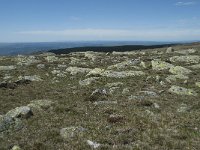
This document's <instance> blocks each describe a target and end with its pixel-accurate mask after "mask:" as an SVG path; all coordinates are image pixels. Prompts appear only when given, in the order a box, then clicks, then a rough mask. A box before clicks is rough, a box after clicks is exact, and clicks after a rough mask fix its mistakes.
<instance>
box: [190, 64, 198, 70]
mask: <svg viewBox="0 0 200 150" xmlns="http://www.w3.org/2000/svg"><path fill="white" fill-rule="evenodd" d="M189 67H190V68H192V69H200V64H196V65H192V66H189Z"/></svg>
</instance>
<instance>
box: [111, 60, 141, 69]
mask: <svg viewBox="0 0 200 150" xmlns="http://www.w3.org/2000/svg"><path fill="white" fill-rule="evenodd" d="M139 63H140V59H132V60H126V61H123V62H121V63H118V64H115V65H111V66H109V67H108V69H109V70H112V69H124V68H125V67H127V66H134V65H136V64H139Z"/></svg>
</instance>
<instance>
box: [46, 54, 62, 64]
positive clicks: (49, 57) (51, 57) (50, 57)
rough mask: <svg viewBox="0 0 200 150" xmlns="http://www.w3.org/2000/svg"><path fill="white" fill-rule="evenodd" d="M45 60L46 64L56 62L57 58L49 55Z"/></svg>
mask: <svg viewBox="0 0 200 150" xmlns="http://www.w3.org/2000/svg"><path fill="white" fill-rule="evenodd" d="M45 60H46V61H47V62H50V63H51V62H55V61H58V60H59V59H58V57H56V56H52V55H49V56H46V57H45Z"/></svg>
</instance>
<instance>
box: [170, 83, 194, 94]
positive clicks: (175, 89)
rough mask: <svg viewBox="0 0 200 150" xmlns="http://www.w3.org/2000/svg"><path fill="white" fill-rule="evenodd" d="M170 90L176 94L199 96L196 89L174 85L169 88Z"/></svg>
mask: <svg viewBox="0 0 200 150" xmlns="http://www.w3.org/2000/svg"><path fill="white" fill-rule="evenodd" d="M169 92H170V93H175V94H178V95H188V96H197V93H196V92H195V91H194V90H192V89H186V88H183V87H179V86H175V85H173V86H172V87H171V88H170V89H169Z"/></svg>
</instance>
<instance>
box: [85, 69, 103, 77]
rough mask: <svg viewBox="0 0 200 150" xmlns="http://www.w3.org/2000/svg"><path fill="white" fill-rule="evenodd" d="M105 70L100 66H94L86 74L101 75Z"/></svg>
mask: <svg viewBox="0 0 200 150" xmlns="http://www.w3.org/2000/svg"><path fill="white" fill-rule="evenodd" d="M104 71H105V70H104V69H101V68H95V69H92V70H91V71H90V72H89V73H88V74H87V75H86V76H99V75H101V74H102V73H103V72H104Z"/></svg>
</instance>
